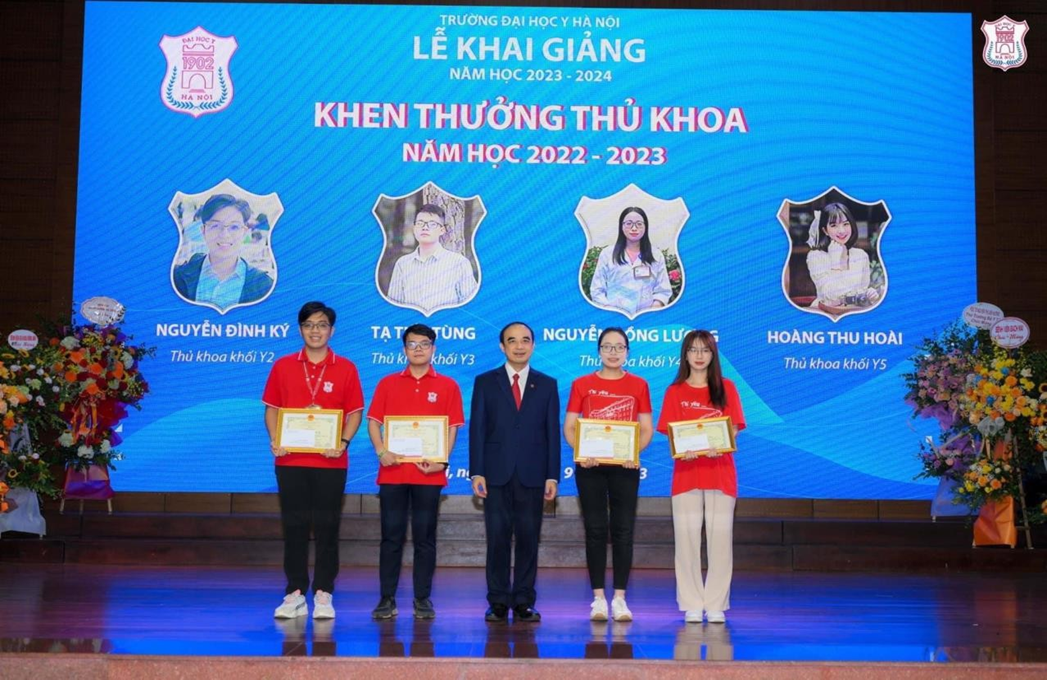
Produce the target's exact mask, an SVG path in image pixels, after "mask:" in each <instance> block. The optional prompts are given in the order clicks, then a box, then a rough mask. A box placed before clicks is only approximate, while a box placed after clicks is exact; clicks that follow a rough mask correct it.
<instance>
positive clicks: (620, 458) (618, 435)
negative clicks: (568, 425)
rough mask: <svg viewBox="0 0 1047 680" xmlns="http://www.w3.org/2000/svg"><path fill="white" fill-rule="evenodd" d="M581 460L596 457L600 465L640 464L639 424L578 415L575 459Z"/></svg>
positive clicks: (576, 460) (594, 458)
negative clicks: (579, 416)
mask: <svg viewBox="0 0 1047 680" xmlns="http://www.w3.org/2000/svg"><path fill="white" fill-rule="evenodd" d="M581 460H595V461H596V462H597V463H599V464H600V465H624V464H625V463H634V464H636V465H639V463H640V423H636V422H630V421H622V420H598V419H596V418H579V419H578V428H577V429H576V430H575V442H574V461H575V462H576V463H577V462H579V461H581Z"/></svg>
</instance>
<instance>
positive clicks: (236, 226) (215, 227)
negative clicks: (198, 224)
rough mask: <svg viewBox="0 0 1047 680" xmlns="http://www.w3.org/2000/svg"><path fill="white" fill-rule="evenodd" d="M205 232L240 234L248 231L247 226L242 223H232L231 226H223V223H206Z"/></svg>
mask: <svg viewBox="0 0 1047 680" xmlns="http://www.w3.org/2000/svg"><path fill="white" fill-rule="evenodd" d="M204 231H206V232H215V231H224V232H225V233H227V234H233V235H234V236H235V235H236V234H239V233H241V232H244V231H247V225H246V224H242V223H240V222H231V223H229V224H223V223H222V222H204Z"/></svg>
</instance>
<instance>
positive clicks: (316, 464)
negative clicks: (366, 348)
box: [262, 348, 364, 469]
mask: <svg viewBox="0 0 1047 680" xmlns="http://www.w3.org/2000/svg"><path fill="white" fill-rule="evenodd" d="M314 388H315V389H316V397H315V399H314V398H313V395H312V390H313V389H314ZM262 402H263V403H264V404H265V405H266V406H272V407H273V408H305V407H306V406H309V405H310V404H316V405H318V406H320V407H321V408H328V409H341V410H342V411H343V412H344V414H345V417H346V418H348V417H349V414H351V413H356V412H357V411H362V410H364V392H363V389H362V388H361V387H360V376H359V375H358V374H357V372H356V366H354V365H353V362H351V361H349V360H348V359H346V358H345V357H340V356H336V355H335V353H334V350H333V349H330V348H328V349H327V356H326V357H324V359H323V361H321V362H320V363H318V364H314V363H313V362H311V361H309V359H308V357H306V355H305V350H304V349H301V350H298V352H296V353H294V354H288V355H287V356H285V357H280V358H279V359H277V360H276V363H274V364H273V369H272V370H271V371H269V380H267V381H266V383H265V391H264V392H263V393H262ZM343 424H344V423H343ZM347 453H348V451H346V453H343V454H342V455H341V456H339V457H338V458H325V457H324V456H321V455H320V454H318V453H289V454H287V455H286V456H280V457H279V458H277V459H276V464H277V465H290V466H295V467H313V468H334V469H345V468H348V467H349V456H348V455H347Z"/></svg>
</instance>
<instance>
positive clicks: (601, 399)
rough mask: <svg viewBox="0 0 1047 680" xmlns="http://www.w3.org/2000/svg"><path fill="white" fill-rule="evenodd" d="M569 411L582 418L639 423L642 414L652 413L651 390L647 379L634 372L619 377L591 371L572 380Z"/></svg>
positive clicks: (568, 403)
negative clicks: (607, 376)
mask: <svg viewBox="0 0 1047 680" xmlns="http://www.w3.org/2000/svg"><path fill="white" fill-rule="evenodd" d="M567 412H568V413H577V414H578V415H580V416H581V417H582V418H595V419H597V420H622V421H629V422H636V421H637V420H639V417H640V414H641V413H650V412H651V390H650V389H649V388H648V387H647V381H646V380H644V379H643V378H641V377H639V376H635V375H633V374H632V373H626V374H625V375H623V376H622V377H621V378H619V379H617V380H607V379H606V378H601V377H600V376H599V375H598V374H596V373H590V374H588V375H583V376H582V377H580V378H578V379H577V380H575V381H574V382H573V383H571V396H570V397H569V398H568V401H567Z"/></svg>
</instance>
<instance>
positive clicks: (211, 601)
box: [0, 563, 1047, 672]
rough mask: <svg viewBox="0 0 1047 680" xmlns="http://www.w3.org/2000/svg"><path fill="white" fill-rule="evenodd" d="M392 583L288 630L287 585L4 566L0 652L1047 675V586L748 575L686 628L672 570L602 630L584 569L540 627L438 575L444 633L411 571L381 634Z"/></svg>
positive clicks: (352, 595) (1026, 580)
mask: <svg viewBox="0 0 1047 680" xmlns="http://www.w3.org/2000/svg"><path fill="white" fill-rule="evenodd" d="M377 581H378V579H377V573H376V570H373V569H361V568H353V569H343V571H342V573H341V575H340V576H339V580H338V590H337V592H336V593H335V608H336V610H337V618H336V619H335V620H334V621H327V622H317V621H313V620H312V618H301V619H296V620H293V621H285V622H281V621H277V620H274V619H273V618H272V612H273V608H274V607H275V606H276V605H277V604H278V603H279V601H280V598H281V596H282V592H283V581H282V575H281V574H280V573H279V571H277V570H272V569H254V568H243V569H235V568H196V567H194V568H170V567H168V568H148V567H101V566H98V567H93V566H79V565H65V566H63V565H33V564H9V563H8V564H0V652H87V653H91V652H94V653H100V654H131V655H179V656H182V655H193V656H200V655H216V656H217V655H221V656H246V655H250V656H280V655H284V656H307V655H308V656H340V657H474V658H483V657H487V658H544V659H583V658H588V659H606V658H625V659H688V660H722V661H730V660H737V661H893V662H898V661H908V662H933V663H940V662H994V661H1004V662H1033V663H1039V662H1044V663H1047V618H1045V617H1044V616H1043V612H1045V611H1047V578H1045V577H1044V575H1043V574H1018V575H1014V574H1006V575H1002V574H992V573H978V574H941V575H934V576H928V575H913V576H910V575H905V574H896V573H889V574H888V573H870V574H854V573H807V572H791V573H762V572H740V573H737V574H735V579H734V586H733V591H732V608H731V610H730V611H729V612H728V622H727V624H726V625H714V624H708V623H705V624H700V625H698V624H685V623H684V622H683V618H682V614H681V613H680V612H679V611H677V608H676V602H675V583H674V579H673V574H672V572H671V571H663V570H645V569H637V570H636V571H635V572H634V574H633V580H632V583H631V585H630V591H629V596H628V600H629V605H630V607H631V608H632V610H633V612H634V614H635V621H633V622H632V623H613V622H612V623H600V624H596V623H591V622H590V621H589V620H588V613H589V602H590V600H591V592H590V591H589V590H588V580H587V577H586V574H585V572H584V571H582V570H580V569H543V570H542V571H541V572H540V573H539V582H538V590H539V601H538V603H537V608H538V609H539V610H540V611H541V612H542V615H543V617H544V619H543V621H542V622H541V623H540V624H537V625H524V624H512V623H510V624H507V625H505V624H503V625H496V624H487V623H484V621H483V613H484V609H485V607H486V603H485V602H484V593H485V587H484V573H483V570H482V569H440V570H438V571H437V575H436V581H435V584H434V595H433V600H434V603H435V605H436V608H437V612H438V614H437V618H436V620H435V621H429V622H422V621H415V620H414V619H413V617H412V616H411V615H410V609H411V607H410V603H411V593H410V582H411V578H410V573H409V572H406V571H405V573H404V576H403V578H402V579H401V593H400V597H399V598H398V603H399V606H400V610H401V612H402V613H401V615H400V616H399V617H398V618H397V619H396V620H394V621H390V622H382V623H378V622H374V621H372V620H371V618H370V610H371V608H372V607H373V606H374V605H375V603H376V602H377ZM405 584H406V590H405V589H404V586H405ZM1045 672H1047V667H1045Z"/></svg>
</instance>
